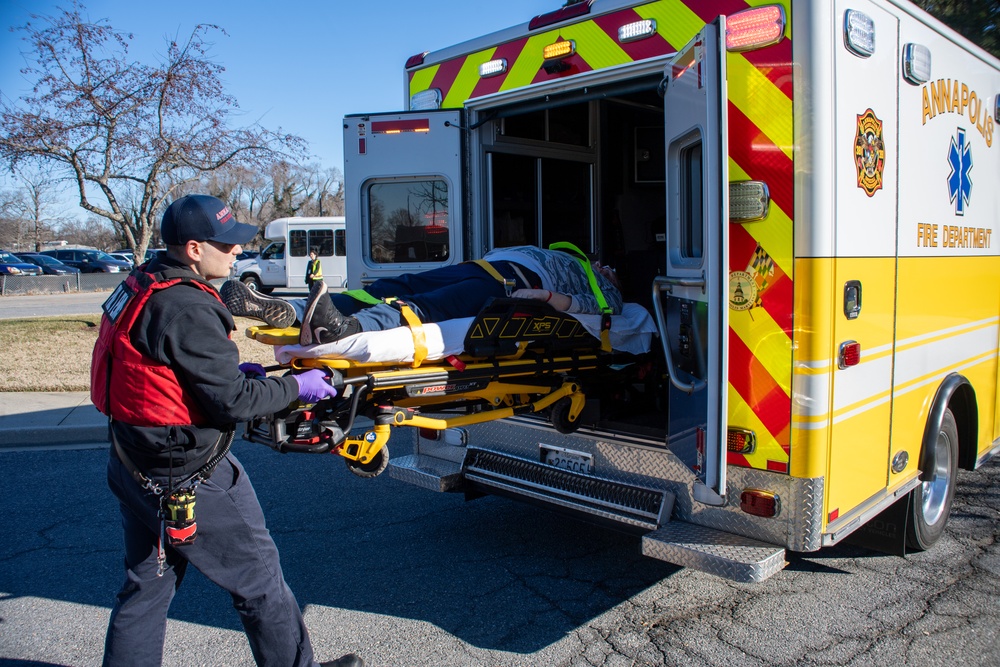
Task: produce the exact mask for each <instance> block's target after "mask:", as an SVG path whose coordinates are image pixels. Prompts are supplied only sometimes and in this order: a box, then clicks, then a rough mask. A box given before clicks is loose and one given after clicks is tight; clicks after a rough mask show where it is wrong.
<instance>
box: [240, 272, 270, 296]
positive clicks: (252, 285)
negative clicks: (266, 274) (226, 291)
mask: <svg viewBox="0 0 1000 667" xmlns="http://www.w3.org/2000/svg"><path fill="white" fill-rule="evenodd" d="M240 282H241V283H243V284H244V285H246V286H247V288H249V289H250V291H251V292H260V293H261V294H264V291H263V290H262V289H261V287H263V286H262V285H261V283H260V278H258V277H257V276H255V275H253V274H252V273H250V274H247V275H245V276H243V277H242V278H240Z"/></svg>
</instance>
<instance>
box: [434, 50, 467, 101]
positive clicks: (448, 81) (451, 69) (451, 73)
mask: <svg viewBox="0 0 1000 667" xmlns="http://www.w3.org/2000/svg"><path fill="white" fill-rule="evenodd" d="M464 62H465V58H452V59H451V60H446V61H444V62H443V63H441V64H440V65H439V66H438V71H437V72H436V73H435V74H434V79H433V80H432V81H431V85H430V87H431V88H437V89H438V90H440V91H441V99H444V98H445V97H447V96H448V91H450V90H451V87H452V85H454V83H455V79H456V78H457V77H458V73H459V72H460V71H461V69H462V64H463V63H464Z"/></svg>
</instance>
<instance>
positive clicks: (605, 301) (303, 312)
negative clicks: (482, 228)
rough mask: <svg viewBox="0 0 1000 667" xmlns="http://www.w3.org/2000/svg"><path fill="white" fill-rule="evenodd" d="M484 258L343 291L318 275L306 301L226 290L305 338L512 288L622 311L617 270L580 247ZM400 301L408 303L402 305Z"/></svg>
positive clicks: (427, 318) (431, 318)
mask: <svg viewBox="0 0 1000 667" xmlns="http://www.w3.org/2000/svg"><path fill="white" fill-rule="evenodd" d="M581 255H582V253H581ZM484 259H485V261H483V262H479V263H473V262H466V263H462V264H454V265H450V266H445V267H441V268H437V269H431V270H430V271H425V272H422V273H410V274H403V275H401V276H398V277H395V278H383V279H381V280H377V281H375V282H373V283H372V284H370V285H368V286H367V287H365V288H364V290H363V291H362V290H358V291H355V292H351V293H345V294H333V293H329V291H328V289H327V286H326V284H325V283H322V282H317V283H314V284H313V286H312V288H311V289H310V292H309V298H308V300H305V301H303V300H293V301H291V302H289V301H285V300H283V299H276V298H272V297H267V296H263V295H261V294H258V293H256V292H253V291H251V290H250V289H248V288H247V287H246V286H245V285H243V284H242V283H240V282H238V281H234V280H231V281H229V282H227V283H225V284H224V285H223V286H222V290H221V293H222V298H223V301H224V302H225V304H226V306H227V307H228V308H229V310H230V311H231V312H232V313H233V314H234V315H237V316H241V317H249V318H253V319H258V320H261V321H264V322H266V323H268V324H269V325H271V326H273V327H278V328H285V327H290V326H293V325H294V324H295V323H296V322H300V323H301V324H300V337H299V343H300V344H301V345H313V344H323V343H332V342H336V341H339V340H340V339H343V338H346V337H348V336H351V335H353V334H357V333H361V332H367V331H383V330H388V329H394V328H396V327H400V326H407V325H408V324H412V322H410V321H409V320H408V319H407V316H406V313H407V310H408V309H409V310H410V311H412V313H413V314H414V315H415V316H416V318H417V319H418V320H419V322H421V323H433V322H444V321H448V320H454V319H457V318H467V317H473V316H475V315H476V314H477V313H478V312H479V311H480V309H481V308H482V307H483V305H484V304H485V303H486V302H487V301H489V300H490V299H491V298H502V297H507V296H511V297H514V298H525V299H535V300H538V301H543V302H546V303H548V304H549V305H550V306H552V307H553V308H555V309H556V310H559V311H563V312H568V313H575V314H593V315H599V316H602V317H609V316H610V315H619V314H621V312H622V296H621V292H620V290H619V286H618V282H617V277H616V276H615V274H614V270H613V269H610V268H609V267H605V266H601V265H600V264H598V263H594V264H591V263H590V262H589V261H588V260H586V259H585V258H582V257H581V256H578V255H576V254H570V253H568V252H563V251H562V250H543V249H541V248H536V247H534V246H518V247H512V248H498V249H495V250H492V251H490V252H489V253H487V254H486V257H485V258H484ZM403 302H405V304H406V306H407V308H403V307H401V303H403Z"/></svg>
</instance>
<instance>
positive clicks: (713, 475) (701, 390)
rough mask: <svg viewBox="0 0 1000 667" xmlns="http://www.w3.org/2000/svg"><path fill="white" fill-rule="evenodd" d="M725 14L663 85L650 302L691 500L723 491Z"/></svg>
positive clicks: (715, 499) (672, 432)
mask: <svg viewBox="0 0 1000 667" xmlns="http://www.w3.org/2000/svg"><path fill="white" fill-rule="evenodd" d="M724 35H725V17H722V16H720V17H719V18H718V19H716V20H715V21H714V22H712V23H710V24H708V25H706V26H705V27H704V29H702V31H701V32H699V33H698V34H697V35H696V36H695V38H694V39H693V40H691V42H689V43H688V45H687V46H685V47H684V48H683V49H681V51H680V52H679V53H678V54H677V55H676V56H675V57H674V58H673V59H672V60H671V62H670V63H669V64H668V65H667V68H666V70H665V79H664V82H663V86H662V88H663V90H664V105H663V106H664V115H665V137H666V155H667V238H666V247H667V258H666V259H667V261H666V272H665V273H666V275H664V276H659V277H657V278H656V282H655V285H654V294H653V300H654V303H655V305H656V315H657V322H658V325H659V328H660V334H661V341H662V343H663V348H664V355H665V357H666V363H667V367H668V370H669V373H670V380H671V386H670V396H669V412H670V413H669V421H668V426H667V443H668V446H669V447H670V449H671V451H673V452H675V453H676V454H677V455H678V456H679V457H680V458H681V459H682V460H683V461H685V463H687V464H688V465H689V466H690V467H691V469H692V470H693V471H694V472H695V474H696V475H697V480H698V481H697V482H696V483H695V485H694V496H695V499H696V500H698V501H700V502H702V503H706V504H709V505H721V504H723V503H724V502H725V494H726V433H727V429H726V419H727V393H728V380H727V378H728V352H727V337H728V331H729V309H728V303H729V285H728V279H727V267H728V265H729V230H728V225H729V169H728V158H727V154H728V140H727V130H726V112H727V91H726V58H725V56H726V53H725V40H724V39H723V36H724Z"/></svg>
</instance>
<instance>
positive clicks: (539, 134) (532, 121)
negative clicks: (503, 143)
mask: <svg viewBox="0 0 1000 667" xmlns="http://www.w3.org/2000/svg"><path fill="white" fill-rule="evenodd" d="M500 134H501V135H502V136H505V137H516V138H518V139H536V140H538V141H545V110H544V109H543V110H540V111H532V112H529V113H522V114H518V115H516V116H510V117H508V118H504V119H503V120H502V121H501V123H500Z"/></svg>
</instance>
